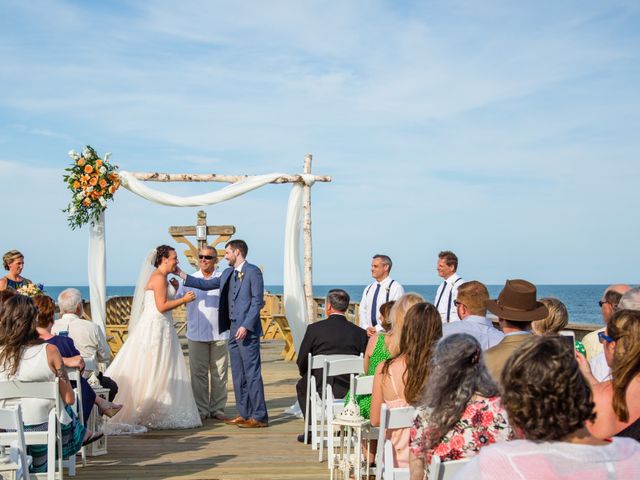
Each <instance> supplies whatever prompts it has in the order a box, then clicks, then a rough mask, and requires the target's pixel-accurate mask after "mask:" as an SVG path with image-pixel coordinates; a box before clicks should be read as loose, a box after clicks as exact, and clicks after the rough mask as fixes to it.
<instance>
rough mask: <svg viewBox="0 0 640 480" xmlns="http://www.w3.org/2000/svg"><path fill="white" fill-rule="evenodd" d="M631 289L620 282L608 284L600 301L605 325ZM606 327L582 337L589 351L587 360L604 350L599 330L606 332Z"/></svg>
mask: <svg viewBox="0 0 640 480" xmlns="http://www.w3.org/2000/svg"><path fill="white" fill-rule="evenodd" d="M629 290H631V287H630V286H629V285H626V284H622V283H618V284H615V285H610V286H608V287H607V289H606V290H605V291H604V293H603V294H602V299H601V300H600V302H598V303H599V304H600V311H601V312H602V320H603V321H604V324H605V325H606V324H607V322H608V321H609V319H610V318H611V316H612V315H613V312H615V310H616V307H617V306H618V302H619V301H620V298H621V297H622V295H623V294H624V293H626V292H628V291H629ZM604 328H605V327H602V328H600V329H598V330H596V331H595V332H591V333H589V334H587V335H585V336H584V338H583V339H582V344H583V345H584V348H585V350H586V351H587V360H591V359H593V357H595V356H596V355H598V354H599V353H600V352H602V344H601V343H600V341H599V340H598V332H604Z"/></svg>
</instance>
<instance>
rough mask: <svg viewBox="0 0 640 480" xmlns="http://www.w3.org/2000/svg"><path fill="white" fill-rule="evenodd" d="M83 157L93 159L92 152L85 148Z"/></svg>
mask: <svg viewBox="0 0 640 480" xmlns="http://www.w3.org/2000/svg"><path fill="white" fill-rule="evenodd" d="M82 156H83V157H84V158H90V157H91V150H89V149H88V148H87V147H84V148H83V149H82Z"/></svg>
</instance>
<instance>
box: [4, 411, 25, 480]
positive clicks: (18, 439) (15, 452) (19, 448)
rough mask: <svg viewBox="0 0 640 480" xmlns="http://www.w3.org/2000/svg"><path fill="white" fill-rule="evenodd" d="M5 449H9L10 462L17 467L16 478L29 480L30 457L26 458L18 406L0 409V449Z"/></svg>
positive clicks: (20, 414) (20, 412) (22, 427)
mask: <svg viewBox="0 0 640 480" xmlns="http://www.w3.org/2000/svg"><path fill="white" fill-rule="evenodd" d="M2 430H5V431H4V432H3V431H2ZM7 430H8V431H7ZM5 447H9V449H10V451H11V455H10V457H11V460H12V461H13V462H14V463H16V464H17V465H18V472H17V475H16V477H17V478H22V480H29V465H30V464H31V457H28V456H27V444H26V442H25V440H24V425H23V423H22V409H21V408H20V405H15V406H13V407H5V408H0V449H4V448H5Z"/></svg>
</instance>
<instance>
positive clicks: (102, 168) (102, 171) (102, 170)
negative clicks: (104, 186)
mask: <svg viewBox="0 0 640 480" xmlns="http://www.w3.org/2000/svg"><path fill="white" fill-rule="evenodd" d="M98 171H99V172H100V173H101V174H102V175H104V174H105V173H107V167H105V166H102V167H100V168H99V169H98Z"/></svg>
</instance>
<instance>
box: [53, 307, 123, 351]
mask: <svg viewBox="0 0 640 480" xmlns="http://www.w3.org/2000/svg"><path fill="white" fill-rule="evenodd" d="M60 332H68V333H67V335H68V336H69V337H71V339H72V340H73V343H75V345H76V348H77V349H78V351H79V352H80V355H82V357H83V358H88V359H95V360H96V361H97V362H101V363H108V362H109V360H110V354H109V346H108V345H107V339H106V338H105V336H104V334H103V333H102V330H101V329H100V327H99V326H98V325H97V324H95V323H93V322H92V321H91V320H84V319H82V318H80V317H78V316H77V315H76V314H74V313H65V314H63V315H62V317H61V318H59V319H58V320H56V321H55V322H53V328H52V329H51V333H53V334H54V335H60Z"/></svg>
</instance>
